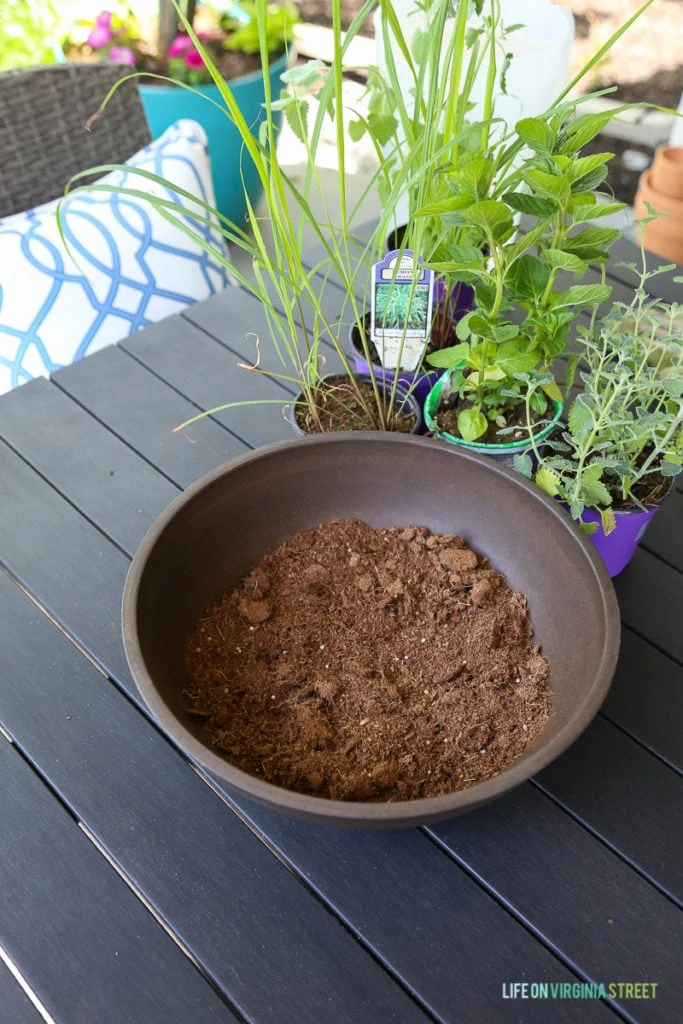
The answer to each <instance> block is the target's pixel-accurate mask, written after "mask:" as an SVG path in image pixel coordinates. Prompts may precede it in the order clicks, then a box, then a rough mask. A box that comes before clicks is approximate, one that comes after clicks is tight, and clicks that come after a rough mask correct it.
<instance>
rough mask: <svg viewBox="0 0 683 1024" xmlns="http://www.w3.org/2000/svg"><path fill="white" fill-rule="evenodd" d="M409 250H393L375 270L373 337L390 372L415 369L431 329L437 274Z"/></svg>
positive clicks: (372, 316)
mask: <svg viewBox="0 0 683 1024" xmlns="http://www.w3.org/2000/svg"><path fill="white" fill-rule="evenodd" d="M422 263H423V260H422V257H421V256H418V257H417V266H416V260H415V254H414V253H413V252H411V250H410V249H404V250H403V251H401V250H400V249H393V250H392V251H391V252H388V253H387V254H386V256H385V257H384V259H383V260H380V262H379V263H375V265H374V267H373V268H372V310H371V323H370V336H371V338H372V340H373V342H374V343H375V348H376V349H377V354H378V356H379V359H380V362H381V363H382V366H384V367H385V369H387V370H396V369H401V370H414V369H416V367H417V366H419V364H420V361H421V359H422V356H423V355H424V350H425V348H426V347H427V340H428V338H429V332H430V330H431V327H432V306H433V302H434V296H433V292H434V271H433V270H427V269H426V268H424V267H423V266H422Z"/></svg>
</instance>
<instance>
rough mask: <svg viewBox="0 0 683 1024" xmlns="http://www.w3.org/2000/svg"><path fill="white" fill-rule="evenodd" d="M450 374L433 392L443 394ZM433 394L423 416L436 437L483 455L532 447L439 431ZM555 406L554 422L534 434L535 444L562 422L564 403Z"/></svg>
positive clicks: (515, 442) (444, 375) (427, 399)
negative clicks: (469, 439) (434, 410)
mask: <svg viewBox="0 0 683 1024" xmlns="http://www.w3.org/2000/svg"><path fill="white" fill-rule="evenodd" d="M448 373H449V371H446V373H444V374H443V376H442V377H439V379H438V380H437V382H436V384H435V385H434V388H433V389H432V391H433V390H435V389H436V388H439V395H440V394H441V388H442V386H443V382H444V380H445V378H446V377H447V376H448ZM431 394H432V392H431V391H430V393H429V395H427V398H426V400H425V404H424V409H423V415H424V419H425V423H426V424H427V428H428V429H429V430H432V431H433V432H434V435H435V437H440V438H442V439H443V440H446V441H448V442H449V443H450V444H457V445H460V447H462V448H468V449H470V450H472V451H477V452H483V453H486V452H496V453H497V452H508V453H509V452H513V451H518V450H520V449H522V450H524V449H526V448H530V447H531V442H530V441H529V440H525V441H508V442H506V443H505V444H482V443H481V442H480V441H465V440H464V439H463V438H462V437H456V436H455V435H454V434H449V433H448V432H447V431H446V430H439V427H438V424H437V422H436V420H435V419H434V418H433V416H432V414H431V412H430V411H429V408H428V406H429V398H430V396H431ZM553 404H554V406H555V415H554V416H553V418H552V420H551V421H550V423H549V424H548V425H547V427H544V428H543V430H541V431H539V432H538V434H534V441H535V442H537V441H543V440H544V439H545V438H546V437H548V435H549V434H551V433H552V431H553V430H554V429H555V427H556V426H557V424H558V423H559V422H560V417H561V415H562V410H563V409H564V403H563V402H554V403H553Z"/></svg>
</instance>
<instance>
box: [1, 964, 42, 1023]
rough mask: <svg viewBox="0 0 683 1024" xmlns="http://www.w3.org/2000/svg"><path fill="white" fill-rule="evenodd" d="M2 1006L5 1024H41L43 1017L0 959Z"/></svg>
mask: <svg viewBox="0 0 683 1024" xmlns="http://www.w3.org/2000/svg"><path fill="white" fill-rule="evenodd" d="M0 1007H2V1019H3V1021H4V1022H5V1024H40V1021H41V1020H42V1017H41V1016H40V1014H39V1013H38V1011H37V1010H36V1008H35V1007H34V1005H33V1003H32V1002H31V1000H30V999H29V998H28V996H27V995H26V993H25V992H24V990H23V989H22V988H21V986H20V985H19V983H18V982H17V981H15V980H14V978H13V977H12V975H11V974H10V972H9V970H8V968H7V967H5V965H4V963H3V962H2V960H0Z"/></svg>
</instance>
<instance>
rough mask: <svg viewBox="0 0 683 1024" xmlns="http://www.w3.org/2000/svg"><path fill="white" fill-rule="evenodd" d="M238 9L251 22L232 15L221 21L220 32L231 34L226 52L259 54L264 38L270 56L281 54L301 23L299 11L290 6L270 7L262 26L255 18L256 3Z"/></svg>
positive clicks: (249, 0)
mask: <svg viewBox="0 0 683 1024" xmlns="http://www.w3.org/2000/svg"><path fill="white" fill-rule="evenodd" d="M239 7H240V10H241V11H242V12H243V13H244V14H246V15H248V16H249V21H248V22H246V23H245V22H244V21H242V19H240V18H236V17H233V16H232V15H231V14H230V12H229V11H228V13H227V14H225V15H224V16H223V17H222V18H221V28H222V29H223V30H224V31H225V32H227V33H228V36H227V39H226V40H225V48H226V50H237V51H239V52H240V53H258V52H259V49H260V35H262V36H263V38H264V39H265V47H266V50H267V51H268V53H270V54H275V53H281V52H282V50H283V49H284V48H285V46H286V44H287V43H289V42H291V40H292V38H293V35H294V26H295V25H296V24H297V23H298V22H299V21H300V20H301V19H300V18H299V12H298V10H297V8H296V7H295V6H294V4H290V3H283V4H268V5H267V7H266V12H265V18H262V19H261V23H260V25H259V19H258V18H257V17H256V3H255V0H240V2H239Z"/></svg>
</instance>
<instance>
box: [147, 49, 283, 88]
mask: <svg viewBox="0 0 683 1024" xmlns="http://www.w3.org/2000/svg"><path fill="white" fill-rule="evenodd" d="M292 56H296V54H295V53H294V50H293V48H292V47H290V48H289V50H285V52H284V53H282V54H281V55H280V56H279V57H278V58H277V60H274V61H271V63H270V64H269V65H268V70H269V71H270V72H271V73H272V72H273V71H277V70H278V68H279V67H280V65H282V67H283V68H286V67H287V64H288V62H289V58H290V57H292ZM261 78H263V67H261V68H259V70H258V71H250V72H249V74H248V75H238V76H237V78H228V79H226V80H225V81H226V82H227V84H228V85H229V86H230V88H231V89H232V88H233V86H234V85H250V84H251V83H252V82H257V81H259V79H261ZM140 88H141V89H154V91H155V92H174V91H175V90H176V89H182V88H183V87H182V85H175V84H173V85H171V84H170V83H169V82H158V83H154V82H141V83H140ZM193 89H194V90H195V91H196V92H201V91H202V90H206V89H215V90H216V91H217V92H218V93H220V90H219V88H218V86H217V85H216V83H215V82H205V83H204V85H195V86H193ZM202 95H206V93H202Z"/></svg>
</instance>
